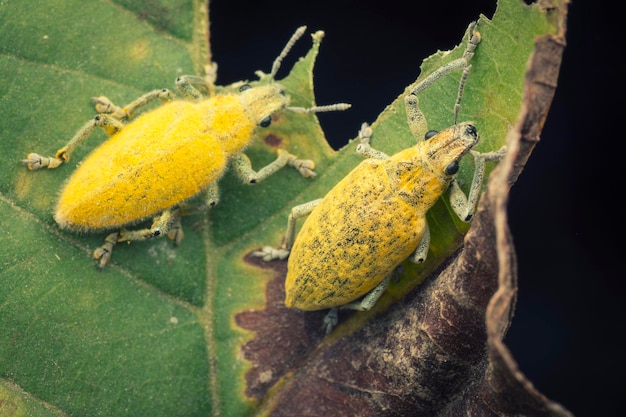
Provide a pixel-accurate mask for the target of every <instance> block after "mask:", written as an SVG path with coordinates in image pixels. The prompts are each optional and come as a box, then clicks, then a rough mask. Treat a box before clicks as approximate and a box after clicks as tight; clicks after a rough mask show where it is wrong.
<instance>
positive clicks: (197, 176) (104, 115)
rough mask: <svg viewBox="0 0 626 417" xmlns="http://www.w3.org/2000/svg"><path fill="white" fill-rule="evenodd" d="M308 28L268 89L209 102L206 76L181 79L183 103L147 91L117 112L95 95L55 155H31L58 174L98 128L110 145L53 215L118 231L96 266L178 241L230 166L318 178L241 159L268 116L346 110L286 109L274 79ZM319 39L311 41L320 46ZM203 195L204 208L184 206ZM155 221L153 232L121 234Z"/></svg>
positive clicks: (249, 179)
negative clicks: (124, 251) (155, 240)
mask: <svg viewBox="0 0 626 417" xmlns="http://www.w3.org/2000/svg"><path fill="white" fill-rule="evenodd" d="M305 30H306V27H305V26H302V27H300V28H298V30H297V31H296V32H295V33H294V34H293V36H292V37H291V38H290V40H289V41H288V42H287V44H286V45H285V47H284V49H283V50H282V52H281V53H280V55H279V56H278V57H277V58H276V60H275V61H274V64H273V66H272V71H271V73H270V82H269V84H266V85H260V86H256V87H251V86H250V85H248V84H244V85H242V86H241V87H240V88H239V93H238V94H216V95H213V96H212V97H209V98H207V99H204V98H203V97H202V95H201V94H200V92H199V90H198V89H196V88H195V87H194V86H193V85H194V84H196V85H198V84H205V85H207V87H208V88H209V91H211V87H212V86H211V85H210V83H208V82H207V81H206V80H205V79H203V78H200V77H194V76H182V77H179V78H178V79H177V80H176V87H177V88H178V89H179V91H180V93H181V94H182V96H183V99H176V98H175V97H174V95H173V94H172V93H171V92H170V91H169V90H167V89H160V90H154V91H151V92H149V93H147V94H145V95H143V96H141V97H139V98H138V99H136V100H135V101H133V102H131V103H130V104H128V105H127V106H125V107H123V108H120V107H118V106H116V105H114V104H113V103H112V102H111V101H110V100H109V99H108V98H106V97H97V98H94V99H93V100H94V102H95V103H96V109H97V110H98V111H99V112H100V114H99V115H97V116H96V117H95V118H94V119H92V120H90V121H89V122H88V123H86V124H85V125H84V126H83V127H82V128H81V129H80V130H79V131H78V133H76V135H74V137H73V138H72V139H71V140H70V141H69V142H68V143H67V144H66V145H65V146H64V147H63V148H61V149H60V150H58V151H57V153H56V155H55V156H54V157H43V156H41V155H38V154H36V153H31V154H29V155H28V156H27V157H26V159H25V160H22V164H24V165H26V166H27V167H28V169H30V170H37V169H40V168H43V167H48V168H56V167H58V166H59V165H61V164H62V163H63V162H68V161H69V159H70V156H71V154H72V152H73V151H74V150H75V149H76V148H77V147H78V146H79V145H80V144H81V143H82V142H83V141H84V140H85V139H87V137H88V136H89V135H90V134H91V133H92V132H93V131H94V130H95V129H96V128H98V127H101V128H103V129H104V130H105V131H106V132H107V133H108V134H109V135H111V136H110V138H109V139H108V140H107V141H105V142H104V143H103V144H101V145H100V146H99V147H97V148H96V149H95V150H94V151H93V152H92V153H91V154H90V155H88V156H87V157H86V158H85V160H84V161H83V162H82V164H81V165H80V166H79V167H78V168H77V169H76V171H74V173H73V175H72V176H71V177H70V179H69V180H68V182H67V183H66V185H65V187H64V188H63V190H62V191H61V194H60V197H59V199H58V202H57V206H56V211H55V215H54V218H55V220H56V222H57V223H58V224H59V226H61V227H62V228H65V229H71V230H77V231H81V232H93V231H102V230H111V229H113V230H117V231H115V232H114V233H111V234H109V235H108V236H107V237H106V240H105V243H104V245H102V246H101V247H99V248H97V249H96V250H95V251H94V257H95V258H96V259H99V261H100V262H99V266H100V267H104V266H105V265H106V264H107V263H108V262H109V260H110V258H111V251H112V250H113V246H114V245H115V244H116V243H118V242H123V241H133V240H145V239H149V238H152V237H156V236H160V235H163V234H167V235H168V236H169V237H170V238H171V239H173V240H175V241H176V242H177V243H180V240H181V239H182V237H183V234H182V229H181V227H180V217H181V216H182V215H186V214H190V213H195V212H198V211H200V210H205V209H208V208H210V207H212V206H214V205H215V204H216V203H217V201H218V190H217V182H218V180H219V179H220V178H221V176H222V174H223V173H224V172H225V170H226V169H227V167H228V166H229V165H230V166H231V167H232V168H233V169H234V170H235V171H236V173H237V174H238V176H239V177H240V178H241V179H242V180H243V181H244V182H246V183H249V184H252V183H257V182H260V181H262V180H264V179H265V178H267V177H268V176H270V175H272V174H273V173H274V172H276V171H278V170H279V169H280V168H282V167H284V166H285V165H290V166H293V167H295V168H296V169H298V170H299V172H300V173H301V174H302V175H303V176H305V177H310V176H314V175H315V172H314V171H313V169H314V166H315V165H314V163H313V161H310V160H301V159H298V158H297V157H296V156H294V155H291V154H290V153H288V152H286V151H284V150H281V149H279V150H278V158H277V159H276V160H275V161H273V162H271V163H270V164H268V165H267V166H265V167H263V168H262V169H260V170H259V171H254V170H253V169H252V166H251V164H250V160H249V159H248V157H247V156H246V155H245V154H244V153H243V151H244V149H245V148H246V146H247V145H248V144H249V143H250V141H251V139H252V138H253V134H254V132H255V129H256V127H257V126H261V127H267V126H268V125H269V124H270V122H271V119H272V114H274V113H275V112H277V111H279V110H281V109H283V108H286V109H287V110H291V111H295V112H299V113H310V112H321V111H334V110H345V109H347V108H349V107H350V106H349V105H348V104H343V103H339V104H334V105H329V106H315V107H311V108H307V109H305V108H300V107H288V103H289V97H287V96H286V95H285V93H284V90H283V87H282V86H281V85H280V84H277V83H275V82H273V81H274V76H275V74H276V72H277V71H278V68H279V67H280V64H281V62H282V60H283V58H284V57H285V56H286V55H287V53H288V52H289V50H290V49H291V47H292V46H293V44H294V43H295V42H296V41H297V40H298V39H299V38H300V37H301V36H302V34H303V33H304V32H305ZM322 36H323V32H321V31H320V32H317V33H315V34H314V35H313V38H314V40H315V41H317V42H319V41H320V40H321V38H322ZM156 99H160V100H161V101H163V104H162V105H161V106H159V107H157V108H156V109H154V110H151V111H148V112H146V113H144V114H142V115H141V116H139V117H138V118H137V119H136V120H134V121H132V122H130V123H128V124H127V125H125V124H123V123H122V121H121V120H122V119H126V118H131V117H132V116H133V114H134V113H135V112H136V111H137V110H139V109H140V108H141V107H143V106H145V105H146V104H148V103H150V102H152V101H154V100H156ZM200 193H203V194H204V197H203V199H202V201H203V203H201V204H199V205H197V206H191V205H190V204H186V201H187V200H189V199H190V198H192V197H194V196H196V195H198V194H200ZM148 218H153V219H154V220H153V224H152V226H151V227H150V228H145V229H140V230H127V229H125V227H127V226H130V225H134V224H137V223H138V222H141V221H142V220H145V219H148Z"/></svg>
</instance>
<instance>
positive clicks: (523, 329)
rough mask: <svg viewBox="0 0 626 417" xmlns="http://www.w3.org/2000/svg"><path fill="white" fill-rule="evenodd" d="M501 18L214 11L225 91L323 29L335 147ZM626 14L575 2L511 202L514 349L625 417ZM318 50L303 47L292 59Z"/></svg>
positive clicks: (298, 8)
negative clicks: (625, 28) (556, 73)
mask: <svg viewBox="0 0 626 417" xmlns="http://www.w3.org/2000/svg"><path fill="white" fill-rule="evenodd" d="M594 3H595V5H594ZM494 10H495V0H494V1H486V0H480V1H471V2H468V1H436V2H420V1H415V2H411V3H409V2H405V1H398V0H387V1H384V2H369V1H350V0H334V1H326V0H318V1H315V2H297V1H285V0H265V1H262V2H250V4H248V2H245V1H237V2H235V1H226V0H214V1H212V3H211V5H210V12H211V36H212V39H211V42H212V51H213V54H214V59H215V60H216V61H217V62H218V63H219V66H220V67H219V72H218V74H219V75H218V83H219V84H227V83H230V82H233V81H238V80H242V79H254V74H253V71H254V70H257V69H263V70H264V71H266V72H267V71H269V69H270V66H271V61H272V60H273V59H274V57H275V55H276V54H277V53H278V51H279V50H280V48H281V47H282V45H283V44H284V42H285V41H286V39H287V38H288V37H289V36H290V35H291V33H292V32H293V30H295V28H296V27H297V26H300V25H303V24H306V25H308V27H309V30H310V31H314V30H318V29H323V30H324V31H325V32H326V37H325V40H324V42H323V43H322V48H321V50H320V55H319V57H318V61H317V64H316V70H315V71H316V72H315V84H316V98H317V102H318V103H319V104H328V103H334V102H338V101H345V102H349V103H352V104H353V109H351V110H350V111H348V112H345V113H342V114H341V117H336V115H321V117H320V120H321V123H322V127H323V128H324V130H325V131H326V133H327V136H328V138H329V140H330V142H331V145H332V146H333V147H335V148H339V147H341V146H343V145H345V144H346V143H347V141H348V139H350V138H353V137H355V135H356V133H357V130H358V127H359V126H360V124H361V122H363V121H368V122H373V121H374V120H375V118H376V116H377V115H378V113H380V112H381V111H382V110H383V109H384V107H385V106H386V105H387V104H388V103H390V102H391V101H392V100H393V99H395V98H396V97H397V96H398V95H399V94H400V93H401V92H402V91H403V89H404V87H405V86H406V85H408V84H409V83H411V82H412V81H414V80H415V78H416V77H417V75H418V72H419V64H420V63H421V61H422V59H423V58H425V57H426V56H428V55H430V54H432V53H434V52H435V51H436V50H437V49H441V50H447V49H451V48H452V47H453V46H454V45H456V44H457V43H458V42H459V40H460V38H461V35H462V33H463V32H464V30H465V28H466V26H467V24H468V23H469V22H470V21H471V20H474V19H476V17H477V16H478V15H479V13H483V14H485V15H487V16H488V17H491V16H492V15H493V12H494ZM617 13H618V12H617V11H616V10H613V11H612V10H607V9H605V8H603V6H598V2H589V1H586V0H574V2H573V3H572V4H571V5H570V8H569V19H568V36H567V42H568V46H567V48H566V50H565V55H564V58H563V64H562V67H561V75H560V80H559V87H558V89H557V92H556V96H555V98H554V102H553V105H552V108H551V110H550V114H549V116H548V119H547V122H546V124H545V128H544V130H543V134H542V140H541V142H540V143H539V144H538V145H537V147H536V148H535V150H534V152H533V154H532V156H531V158H530V160H529V162H528V164H527V165H526V168H525V170H524V172H523V173H522V175H521V176H520V178H519V180H518V182H517V183H516V184H515V186H514V187H513V189H512V192H511V198H510V204H509V214H510V226H511V229H512V233H513V237H514V241H515V245H516V250H517V255H518V263H519V268H518V270H519V298H518V304H517V309H516V314H515V317H514V320H513V324H512V327H511V329H510V330H509V332H508V334H507V337H506V339H505V342H506V343H507V345H508V346H509V348H510V349H511V351H512V352H513V355H514V357H515V358H516V359H517V361H518V363H519V366H520V369H521V371H522V372H524V373H525V375H526V376H527V377H528V378H529V379H530V380H531V381H532V382H533V383H534V384H535V386H536V387H537V389H538V390H539V391H540V392H541V393H543V394H544V395H546V396H547V397H548V398H550V399H552V400H554V401H557V402H560V403H561V404H563V405H564V406H565V407H566V408H567V409H569V410H570V411H571V412H573V413H574V414H575V415H577V416H584V415H603V416H610V415H617V412H618V409H619V406H620V403H621V399H622V397H623V394H622V392H621V386H620V385H621V384H620V380H622V379H623V374H624V370H625V369H624V368H625V367H624V365H623V362H624V360H623V358H622V356H621V354H620V352H623V350H622V343H623V342H622V339H623V337H624V331H623V329H624V324H623V322H622V321H621V320H620V318H621V316H622V314H620V313H621V310H622V308H623V305H624V301H625V297H624V295H623V291H622V283H621V281H622V280H621V278H623V272H622V270H621V268H620V269H618V265H619V266H621V260H622V259H621V257H620V256H619V254H618V252H617V248H618V245H620V243H621V242H620V241H619V239H620V238H621V235H622V233H621V228H622V227H621V226H622V223H623V221H624V220H623V216H624V214H625V213H624V210H623V208H624V207H626V206H625V205H624V204H623V203H622V202H621V199H623V198H624V196H623V194H624V189H623V187H624V184H623V181H622V176H621V175H619V174H618V170H619V168H620V167H621V160H622V155H623V151H622V149H623V146H622V142H623V141H624V140H626V138H624V131H625V129H624V128H623V127H622V124H623V119H624V116H623V114H622V113H623V111H624V110H623V109H624V101H625V99H624V88H623V84H624V79H623V77H622V78H618V73H621V74H624V73H625V71H624V69H625V66H624V64H623V63H621V61H620V59H624V57H623V56H622V57H620V53H621V54H624V49H625V48H624V45H625V42H626V41H625V39H624V36H623V33H617V30H615V32H616V33H615V34H616V35H618V36H617V37H614V36H613V35H612V34H611V33H610V30H611V28H612V27H613V26H612V25H611V24H610V23H609V22H608V21H607V20H608V18H609V16H610V15H617ZM614 39H615V41H614ZM308 47H309V43H308V42H301V43H300V44H299V46H298V48H301V49H297V50H296V52H295V53H294V54H293V55H292V57H294V56H296V57H297V56H300V55H302V54H304V53H305V51H306V50H307V49H308ZM292 63H293V62H291V61H289V60H287V61H286V63H285V64H284V67H285V68H290V67H291V65H292ZM285 68H283V70H282V71H281V72H279V75H278V78H282V77H283V76H284V75H285V74H286V71H287V70H286V69H285Z"/></svg>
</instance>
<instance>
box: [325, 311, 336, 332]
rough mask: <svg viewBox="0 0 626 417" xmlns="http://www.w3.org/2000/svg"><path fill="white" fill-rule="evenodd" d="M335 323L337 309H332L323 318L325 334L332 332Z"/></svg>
mask: <svg viewBox="0 0 626 417" xmlns="http://www.w3.org/2000/svg"><path fill="white" fill-rule="evenodd" d="M337 323H339V309H338V308H337V307H334V308H331V309H330V310H328V313H327V314H326V316H324V321H323V327H324V331H325V332H326V334H329V333H330V332H332V331H333V329H334V328H335V326H336V325H337Z"/></svg>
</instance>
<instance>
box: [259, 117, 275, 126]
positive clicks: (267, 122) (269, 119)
mask: <svg viewBox="0 0 626 417" xmlns="http://www.w3.org/2000/svg"><path fill="white" fill-rule="evenodd" d="M270 123H272V116H267V117H266V118H265V119H263V120H261V123H259V126H261V127H268V126H269V125H270Z"/></svg>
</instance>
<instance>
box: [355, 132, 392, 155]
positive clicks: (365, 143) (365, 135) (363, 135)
mask: <svg viewBox="0 0 626 417" xmlns="http://www.w3.org/2000/svg"><path fill="white" fill-rule="evenodd" d="M372 133H373V131H372V128H371V127H370V126H369V125H368V124H367V123H363V124H362V125H361V129H359V144H358V145H357V147H356V152H357V153H358V154H359V155H361V156H362V157H363V158H374V159H389V155H387V154H386V153H384V152H381V151H379V150H377V149H374V148H372V147H371V146H370V139H371V138H372Z"/></svg>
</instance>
